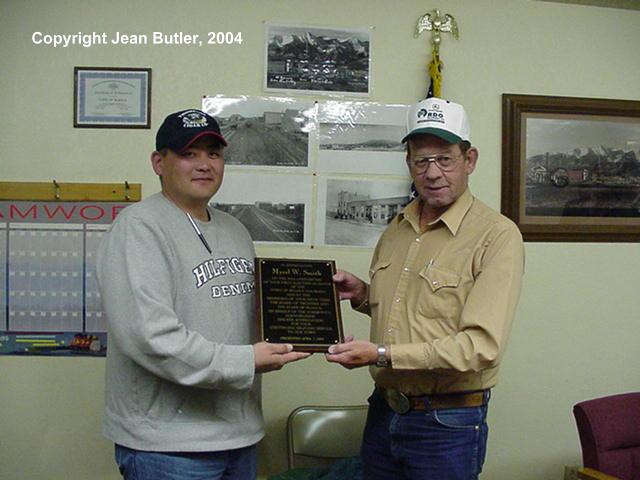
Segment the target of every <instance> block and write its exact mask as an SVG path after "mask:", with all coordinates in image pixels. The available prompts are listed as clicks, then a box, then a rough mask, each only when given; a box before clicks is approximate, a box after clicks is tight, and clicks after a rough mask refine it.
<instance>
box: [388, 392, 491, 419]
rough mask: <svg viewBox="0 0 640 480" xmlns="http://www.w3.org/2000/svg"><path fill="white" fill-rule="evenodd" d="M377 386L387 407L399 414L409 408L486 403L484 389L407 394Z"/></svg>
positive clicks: (461, 406) (435, 408) (442, 407)
mask: <svg viewBox="0 0 640 480" xmlns="http://www.w3.org/2000/svg"><path fill="white" fill-rule="evenodd" d="M377 388H378V391H379V392H380V393H381V394H382V397H383V398H384V399H385V400H386V402H387V404H388V405H389V407H391V409H392V410H394V411H395V412H397V413H400V414H403V413H407V412H408V411H410V410H438V409H444V408H469V407H480V406H482V405H484V404H485V403H486V401H485V391H484V390H480V391H477V392H457V393H439V394H434V395H423V396H409V395H405V394H404V393H402V392H400V391H398V390H396V389H395V388H380V387H377Z"/></svg>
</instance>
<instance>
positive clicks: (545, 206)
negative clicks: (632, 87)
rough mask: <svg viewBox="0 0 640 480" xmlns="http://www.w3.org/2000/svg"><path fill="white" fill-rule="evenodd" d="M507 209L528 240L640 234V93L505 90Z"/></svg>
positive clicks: (620, 238) (630, 238) (617, 238)
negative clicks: (636, 96) (638, 97)
mask: <svg viewBox="0 0 640 480" xmlns="http://www.w3.org/2000/svg"><path fill="white" fill-rule="evenodd" d="M502 115H503V116H502V198H501V204H502V205H501V207H502V208H501V209H502V213H503V214H505V215H507V216H508V217H509V218H511V219H512V220H513V221H514V222H515V223H516V224H517V225H518V227H519V228H520V231H521V232H522V235H523V237H524V239H525V240H528V241H552V242H553V241H573V242H636V241H638V240H640V101H630V100H607V99H590V98H573V97H551V96H538V95H513V94H504V95H503V97H502Z"/></svg>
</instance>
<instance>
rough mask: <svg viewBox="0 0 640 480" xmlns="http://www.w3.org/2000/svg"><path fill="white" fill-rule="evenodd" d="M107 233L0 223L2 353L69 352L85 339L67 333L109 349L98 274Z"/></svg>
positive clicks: (82, 226) (86, 227)
mask: <svg viewBox="0 0 640 480" xmlns="http://www.w3.org/2000/svg"><path fill="white" fill-rule="evenodd" d="M108 227H109V226H108V225H87V224H47V223H42V224H38V223H0V232H1V233H0V255H1V258H0V287H2V292H4V295H2V298H1V300H0V307H1V313H0V321H1V323H0V334H2V336H1V337H2V338H0V347H3V348H0V353H27V352H29V351H31V352H38V351H39V352H43V351H45V350H47V351H54V350H56V349H66V348H67V347H68V346H69V345H70V344H71V343H72V342H73V340H74V339H75V341H76V343H77V342H78V338H79V337H82V335H77V334H76V335H75V337H74V335H73V334H71V335H70V334H69V332H78V333H88V332H90V333H91V335H93V336H94V337H96V338H100V339H101V345H102V347H104V346H105V345H106V331H107V325H106V317H105V315H104V313H103V311H102V303H101V299H100V293H99V290H98V285H97V281H96V273H95V272H96V252H97V249H98V245H99V243H100V240H101V238H102V237H103V236H104V234H105V232H106V230H107V229H108ZM85 336H86V337H89V336H88V335H85ZM2 344H3V345H2ZM76 350H78V349H76Z"/></svg>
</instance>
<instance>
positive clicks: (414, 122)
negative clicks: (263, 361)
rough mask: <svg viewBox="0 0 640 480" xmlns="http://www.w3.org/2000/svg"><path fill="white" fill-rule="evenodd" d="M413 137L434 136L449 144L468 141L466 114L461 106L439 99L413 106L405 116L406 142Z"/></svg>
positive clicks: (429, 99) (468, 132)
mask: <svg viewBox="0 0 640 480" xmlns="http://www.w3.org/2000/svg"><path fill="white" fill-rule="evenodd" d="M415 135H435V136H438V137H440V138H442V139H443V140H445V141H447V142H449V143H459V142H461V141H463V140H469V135H470V129H469V120H468V118H467V114H466V112H465V111H464V108H463V107H462V105H458V104H457V103H453V102H450V101H448V100H443V99H441V98H435V97H431V98H427V99H425V100H422V101H420V102H418V103H416V104H415V105H413V106H412V107H411V108H410V109H409V112H408V114H407V135H406V136H405V137H404V138H403V139H402V141H403V142H406V141H407V140H408V139H409V138H410V137H412V136H415Z"/></svg>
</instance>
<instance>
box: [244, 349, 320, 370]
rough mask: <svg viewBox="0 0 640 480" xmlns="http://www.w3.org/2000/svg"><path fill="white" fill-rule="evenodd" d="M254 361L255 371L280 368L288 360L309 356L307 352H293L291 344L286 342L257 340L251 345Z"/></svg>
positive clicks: (293, 360)
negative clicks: (257, 341)
mask: <svg viewBox="0 0 640 480" xmlns="http://www.w3.org/2000/svg"><path fill="white" fill-rule="evenodd" d="M253 353H254V356H255V359H256V360H255V361H256V373H265V372H271V371H273V370H280V369H281V368H282V367H284V366H285V365H286V364H287V363H289V362H295V361H297V360H302V359H303V358H307V357H309V356H310V355H311V354H310V353H307V352H294V351H293V345H289V344H286V343H268V342H259V343H256V344H255V345H254V346H253Z"/></svg>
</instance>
